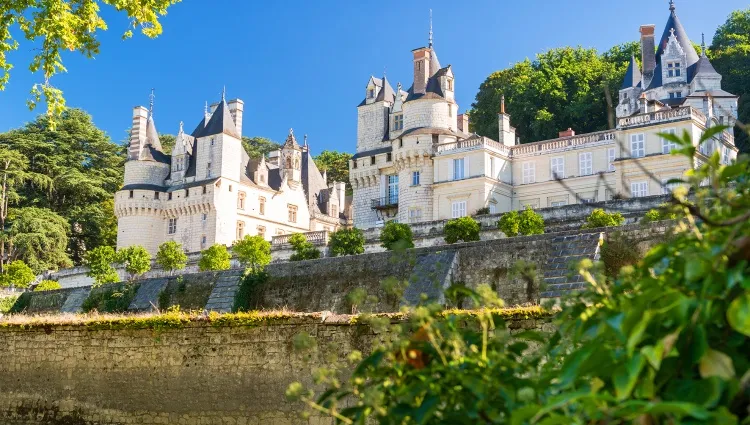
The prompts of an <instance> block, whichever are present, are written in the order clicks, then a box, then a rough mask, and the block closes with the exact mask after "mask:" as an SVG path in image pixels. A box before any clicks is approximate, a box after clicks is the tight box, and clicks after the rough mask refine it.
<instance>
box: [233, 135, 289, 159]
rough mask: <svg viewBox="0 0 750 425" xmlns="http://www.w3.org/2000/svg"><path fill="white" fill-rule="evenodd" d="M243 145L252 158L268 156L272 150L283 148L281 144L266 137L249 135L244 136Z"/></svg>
mask: <svg viewBox="0 0 750 425" xmlns="http://www.w3.org/2000/svg"><path fill="white" fill-rule="evenodd" d="M242 147H244V148H245V151H246V152H247V154H248V155H249V156H250V158H256V159H257V158H260V157H262V156H268V154H269V153H270V152H273V151H277V150H279V149H281V145H280V144H278V143H276V142H274V141H273V140H271V139H267V138H265V137H259V136H256V137H247V136H242Z"/></svg>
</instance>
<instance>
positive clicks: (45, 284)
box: [34, 280, 62, 292]
mask: <svg viewBox="0 0 750 425" xmlns="http://www.w3.org/2000/svg"><path fill="white" fill-rule="evenodd" d="M60 288H62V286H60V282H58V281H56V280H43V281H41V282H39V284H38V285H36V286H35V287H34V292H40V291H52V290H55V289H60Z"/></svg>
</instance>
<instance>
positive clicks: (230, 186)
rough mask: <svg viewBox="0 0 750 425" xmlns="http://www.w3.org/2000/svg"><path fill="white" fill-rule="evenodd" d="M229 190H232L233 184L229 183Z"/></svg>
mask: <svg viewBox="0 0 750 425" xmlns="http://www.w3.org/2000/svg"><path fill="white" fill-rule="evenodd" d="M229 191H230V192H231V191H232V185H231V184H230V185H229Z"/></svg>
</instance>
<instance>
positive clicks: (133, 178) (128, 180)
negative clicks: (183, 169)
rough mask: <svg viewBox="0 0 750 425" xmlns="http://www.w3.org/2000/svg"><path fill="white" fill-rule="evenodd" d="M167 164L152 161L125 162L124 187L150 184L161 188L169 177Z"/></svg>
mask: <svg viewBox="0 0 750 425" xmlns="http://www.w3.org/2000/svg"><path fill="white" fill-rule="evenodd" d="M169 171H170V169H169V164H162V163H161V162H154V161H126V162H125V183H124V184H125V186H127V185H129V184H152V185H156V186H163V185H164V180H165V179H167V177H169Z"/></svg>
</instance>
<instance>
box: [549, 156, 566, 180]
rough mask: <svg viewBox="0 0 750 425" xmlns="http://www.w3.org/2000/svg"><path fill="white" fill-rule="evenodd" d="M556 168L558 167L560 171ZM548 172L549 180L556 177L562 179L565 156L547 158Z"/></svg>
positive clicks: (563, 176)
mask: <svg viewBox="0 0 750 425" xmlns="http://www.w3.org/2000/svg"><path fill="white" fill-rule="evenodd" d="M556 168H560V169H561V170H560V171H557V170H556ZM549 172H550V180H556V179H558V178H559V179H564V178H565V157H563V156H556V157H553V158H550V159H549Z"/></svg>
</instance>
